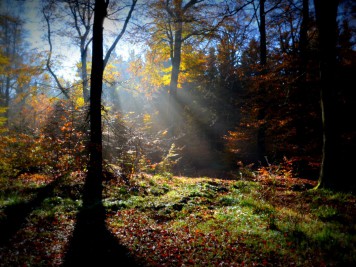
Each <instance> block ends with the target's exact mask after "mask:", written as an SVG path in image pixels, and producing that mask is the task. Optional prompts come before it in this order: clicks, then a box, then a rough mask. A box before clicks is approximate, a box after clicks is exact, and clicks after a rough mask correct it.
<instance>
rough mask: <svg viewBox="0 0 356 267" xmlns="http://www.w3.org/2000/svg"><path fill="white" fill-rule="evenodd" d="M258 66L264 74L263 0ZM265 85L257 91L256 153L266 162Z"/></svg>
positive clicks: (261, 5)
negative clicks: (257, 125) (258, 103)
mask: <svg viewBox="0 0 356 267" xmlns="http://www.w3.org/2000/svg"><path fill="white" fill-rule="evenodd" d="M259 32H260V66H261V75H262V76H263V75H265V74H266V70H265V67H266V63H267V44H266V43H267V42H266V13H265V0H260V25H259ZM264 86H265V85H264V84H263V83H262V82H261V84H260V88H259V92H260V95H261V96H262V101H261V102H262V103H260V109H259V111H258V114H257V120H258V121H259V127H258V131H257V154H258V160H259V161H260V162H261V163H263V164H266V160H265V157H266V122H265V118H266V107H265V103H264V99H263V95H264V94H265V91H266V88H265V87H264Z"/></svg>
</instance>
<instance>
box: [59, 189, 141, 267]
mask: <svg viewBox="0 0 356 267" xmlns="http://www.w3.org/2000/svg"><path fill="white" fill-rule="evenodd" d="M85 194H87V192H86V190H84V196H83V206H82V208H81V209H80V211H79V213H78V215H77V221H76V225H75V229H74V232H73V236H72V239H71V241H70V243H69V248H68V250H67V254H66V256H65V259H64V263H63V265H62V266H63V267H69V266H102V267H106V266H128V267H131V266H132V267H135V266H142V265H140V264H138V263H137V262H136V261H135V260H134V259H133V257H132V256H131V255H130V253H129V251H128V250H127V249H126V248H125V247H124V246H122V245H120V243H119V241H118V239H117V238H116V237H115V236H114V235H112V233H111V232H110V231H109V230H108V229H107V227H106V224H105V217H106V216H105V208H104V206H103V203H102V199H97V200H96V201H95V202H93V200H92V199H90V198H88V197H86V196H85Z"/></svg>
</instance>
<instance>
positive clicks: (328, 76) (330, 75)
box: [314, 0, 341, 188]
mask: <svg viewBox="0 0 356 267" xmlns="http://www.w3.org/2000/svg"><path fill="white" fill-rule="evenodd" d="M338 4H339V1H338V0H333V1H331V2H330V3H329V5H325V3H323V1H321V0H314V6H315V14H316V20H317V26H318V34H319V35H318V36H319V38H318V40H319V67H320V91H321V99H320V100H321V110H322V124H323V151H322V162H321V170H320V176H319V185H318V186H319V187H326V188H335V187H337V186H340V185H338V171H339V168H340V167H341V165H340V162H339V153H338V146H339V145H340V136H339V133H338V120H339V118H338V117H337V98H338V97H337V83H336V42H337V21H336V17H337V9H338Z"/></svg>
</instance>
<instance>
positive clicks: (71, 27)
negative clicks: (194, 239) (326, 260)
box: [0, 0, 356, 189]
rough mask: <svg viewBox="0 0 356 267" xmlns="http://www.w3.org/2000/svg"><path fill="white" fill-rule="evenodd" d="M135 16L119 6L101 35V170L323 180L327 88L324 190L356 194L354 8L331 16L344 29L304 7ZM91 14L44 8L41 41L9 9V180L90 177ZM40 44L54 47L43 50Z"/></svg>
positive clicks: (132, 7)
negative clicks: (274, 173)
mask: <svg viewBox="0 0 356 267" xmlns="http://www.w3.org/2000/svg"><path fill="white" fill-rule="evenodd" d="M124 2H125V1H124ZM126 2H127V3H116V2H115V1H112V2H110V4H109V5H108V6H107V13H106V16H107V17H108V18H109V20H106V22H105V23H104V37H103V38H104V51H103V53H104V54H103V56H102V58H103V59H104V60H103V65H104V67H105V71H104V75H103V93H102V102H101V103H102V106H101V115H102V123H101V124H102V134H103V136H102V144H103V148H102V153H103V159H104V169H107V168H109V166H111V167H110V168H115V169H116V171H119V172H120V174H121V175H124V176H127V177H129V176H130V175H132V174H134V173H139V172H162V171H163V172H165V171H167V172H173V173H176V174H185V175H193V176H196V175H216V176H229V175H230V176H231V175H238V169H239V168H241V167H242V166H245V165H248V164H251V163H253V164H254V165H253V166H254V167H255V168H258V167H261V166H268V164H274V165H277V166H281V167H283V168H290V169H291V171H292V172H293V176H295V177H303V178H310V179H318V178H319V173H320V168H321V162H322V155H323V132H324V130H323V120H322V111H323V110H322V108H321V94H320V92H321V91H322V90H325V86H326V87H327V89H326V92H331V93H330V94H329V95H328V96H327V100H325V99H324V100H325V101H326V104H325V103H324V109H326V113H325V114H324V115H325V116H326V120H329V118H331V119H330V121H331V124H332V126H331V128H332V129H333V130H332V137H331V138H330V139H328V138H327V140H332V141H331V142H333V143H334V146H333V148H332V151H331V154H333V155H334V156H333V160H332V161H330V162H328V163H327V164H329V165H333V166H335V167H336V169H337V171H336V172H334V173H333V178H332V179H333V182H331V183H327V185H326V186H329V187H339V186H340V185H342V187H345V188H347V189H350V188H352V185H354V184H355V179H354V177H352V176H353V164H354V159H355V155H354V154H355V133H356V132H355V125H356V124H355V119H354V114H355V105H356V103H355V73H356V60H355V55H356V54H355V4H354V3H353V1H340V2H339V3H338V4H337V5H335V8H331V9H334V10H335V12H334V17H333V13H330V14H331V16H329V14H327V13H323V12H329V11H327V10H326V11H325V10H323V5H322V4H320V5H321V6H320V7H318V3H319V1H315V3H314V2H313V1H311V2H309V1H307V0H303V1H291V0H285V1H284V0H279V1H264V0H260V1H208V0H207V1H194V0H191V1H143V2H140V1H126ZM336 2H338V1H335V3H336ZM93 4H94V3H92V1H89V0H88V1H74V0H68V1H39V2H38V3H37V5H35V6H36V7H38V10H32V12H33V14H36V15H35V16H38V17H41V23H39V24H38V25H36V26H34V25H32V26H31V31H32V32H31V31H29V30H28V28H25V27H24V25H25V24H26V20H28V19H29V18H28V16H26V13H29V10H26V6H25V4H23V3H22V4H21V1H13V2H12V3H11V4H10V2H8V1H2V6H1V9H2V10H1V23H0V27H1V47H0V48H1V50H0V51H1V54H0V56H1V57H0V60H1V67H0V96H1V102H0V105H1V108H0V111H1V136H0V138H1V139H0V150H1V159H0V170H1V173H2V175H4V176H7V177H14V176H18V175H19V174H21V173H25V172H47V173H58V172H66V171H69V170H76V169H78V170H85V169H86V168H87V167H86V166H87V159H88V149H90V145H88V144H89V143H90V142H89V140H90V138H89V135H90V133H92V132H93V131H94V130H93V129H91V130H89V129H90V128H89V124H90V119H92V118H91V117H90V116H89V115H88V114H89V113H88V112H89V109H91V108H92V106H91V105H90V103H89V102H90V101H89V99H90V97H89V95H90V92H89V88H90V86H91V80H92V79H93V77H91V75H90V72H91V69H92V65H93V68H94V58H93V59H92V51H93V48H92V43H94V42H93V40H94V38H93V33H92V30H93V29H92V28H93V25H92V23H93V18H94V8H93V7H94V6H93ZM104 5H106V3H104ZM318 8H319V9H320V18H318V16H316V13H315V10H316V11H317V12H318ZM336 11H337V12H336ZM331 12H333V11H331ZM324 14H326V16H325V15H324ZM317 15H318V14H317ZM318 19H319V21H318ZM334 19H335V20H334ZM318 22H319V24H318ZM333 25H335V27H333ZM36 27H37V29H35V28H36ZM324 28H325V29H324ZM35 30H39V31H41V34H42V40H41V42H42V43H43V47H42V48H41V49H38V48H36V49H35V50H34V49H33V46H32V45H31V43H30V42H31V41H34V39H33V38H35V37H34V35H33V31H35ZM334 30H335V32H334ZM323 31H324V32H323ZM123 36H124V37H123ZM323 38H324V39H323ZM130 46H132V47H134V48H136V49H135V50H134V49H132V50H130ZM123 47H126V48H125V49H126V50H127V49H129V50H130V52H129V53H128V56H127V57H123V56H122V55H120V51H121V50H123ZM324 48H325V49H324ZM69 49H73V50H75V51H76V55H78V59H77V60H76V62H75V65H74V66H72V70H73V74H68V73H67V74H66V73H65V72H64V73H63V72H61V68H62V65H63V64H68V62H69V60H70V59H69V58H66V54H65V53H63V52H65V51H66V50H69ZM328 49H329V50H328ZM330 49H331V50H330ZM325 51H326V52H325ZM328 53H329V54H330V53H331V54H330V55H331V61H330V57H329V58H328V57H325V55H328ZM333 56H335V57H334V58H333ZM328 60H329V61H328ZM99 61H100V60H99ZM323 61H324V63H325V62H326V66H327V67H331V71H329V70H327V71H328V72H325V70H324V69H323V67H321V66H323V65H322V64H324V63H323ZM330 62H331V63H330ZM334 63H335V64H334ZM324 65H325V64H324ZM321 71H324V74H325V73H327V74H326V75H325V76H324V77H322V78H321V76H320V72H321ZM325 77H326V79H329V80H328V81H331V83H332V85H331V83H330V82H326V83H325ZM323 79H324V80H323ZM330 79H331V80H330ZM323 87H324V88H323ZM93 92H95V91H93ZM324 95H325V93H324ZM95 97H96V98H99V101H100V97H101V93H100V92H99V91H98V93H96V96H95ZM92 98H94V96H92ZM99 103H100V102H99ZM99 109H100V107H99ZM324 111H325V110H324ZM99 125H100V124H99ZM327 127H329V126H327ZM327 127H326V128H325V129H328V128H327ZM99 128H100V127H99ZM98 131H101V130H100V129H98ZM88 142H89V143H88ZM100 150H101V149H100ZM327 153H329V152H327ZM250 166H252V165H250ZM335 175H337V177H336V176H335Z"/></svg>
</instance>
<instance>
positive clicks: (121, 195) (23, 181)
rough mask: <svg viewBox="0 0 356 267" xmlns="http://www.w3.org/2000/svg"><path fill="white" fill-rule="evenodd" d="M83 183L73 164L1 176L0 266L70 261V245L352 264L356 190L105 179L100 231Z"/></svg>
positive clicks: (158, 254) (280, 179) (151, 260)
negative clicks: (55, 172)
mask: <svg viewBox="0 0 356 267" xmlns="http://www.w3.org/2000/svg"><path fill="white" fill-rule="evenodd" d="M83 183H84V175H83V174H82V173H80V172H77V173H72V174H71V175H67V176H64V177H56V178H53V177H52V178H51V177H49V176H46V175H41V174H24V175H21V176H19V177H18V178H16V179H5V178H1V179H0V189H1V195H0V226H1V228H0V266H4V267H5V266H6V267H9V266H61V265H64V266H71V264H70V260H71V259H72V260H73V255H74V254H75V253H77V252H78V251H77V250H76V249H73V245H75V244H77V245H78V244H79V246H81V248H82V249H81V253H82V254H80V255H79V257H78V258H77V260H79V261H81V260H83V258H86V257H87V258H89V259H90V258H93V259H94V257H95V255H93V253H95V251H96V250H101V253H99V254H97V255H96V256H97V258H96V260H97V261H99V262H103V263H107V264H101V265H96V266H111V265H112V266H117V265H119V266H134V265H137V266H356V197H355V196H354V195H351V194H344V193H336V192H331V191H327V190H312V189H311V188H313V186H315V181H310V180H303V179H294V178H287V177H284V176H278V175H273V174H271V173H268V172H264V173H257V175H256V176H249V177H246V178H245V177H243V176H241V177H239V179H236V180H223V179H217V178H215V179H214V178H208V177H200V178H187V177H176V176H174V177H172V176H169V177H166V176H160V175H155V176H153V175H139V176H136V177H134V178H132V179H131V180H130V183H124V182H123V181H120V180H117V179H111V180H108V181H105V183H104V192H103V199H102V201H101V203H98V206H101V207H102V208H103V211H104V213H103V214H104V216H103V217H102V218H101V217H100V218H101V219H102V220H103V221H102V225H103V228H102V229H100V231H99V230H96V229H95V227H96V226H95V225H94V226H93V225H89V226H88V225H86V224H85V220H84V223H83V221H82V222H81V223H79V218H82V217H81V216H80V214H82V213H83V212H84V213H85V210H83V207H82V200H81V195H82V188H83ZM86 211H87V213H88V211H89V213H90V208H89V209H87V210H86ZM101 219H100V220H101ZM83 227H84V228H86V231H81V229H82V228H83ZM93 227H94V228H93ZM104 228H105V229H104ZM78 232H79V233H82V234H81V235H78ZM76 236H77V237H78V236H79V237H80V236H81V238H83V237H84V240H82V243H80V242H79V241H78V240H77V241H78V242H79V243H78V242H77V241H73V240H75V239H76ZM98 238H99V239H100V238H101V239H100V242H98V241H97V240H98ZM77 239H78V238H77ZM90 240H94V241H93V242H92V243H90ZM109 243H110V244H109ZM115 246H116V247H115ZM83 247H84V248H83ZM90 247H91V248H92V250H91V251H90ZM85 249H88V251H85ZM113 255H116V256H114V257H112V256H113ZM108 259H110V260H108ZM115 260H116V262H115ZM123 260H125V263H124V262H123ZM118 261H119V262H118ZM110 262H111V263H112V264H110ZM88 263H89V265H86V266H95V265H94V261H93V262H90V261H88ZM90 263H92V265H90ZM73 265H74V264H73ZM77 266H79V265H77ZM81 266H84V265H81Z"/></svg>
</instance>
